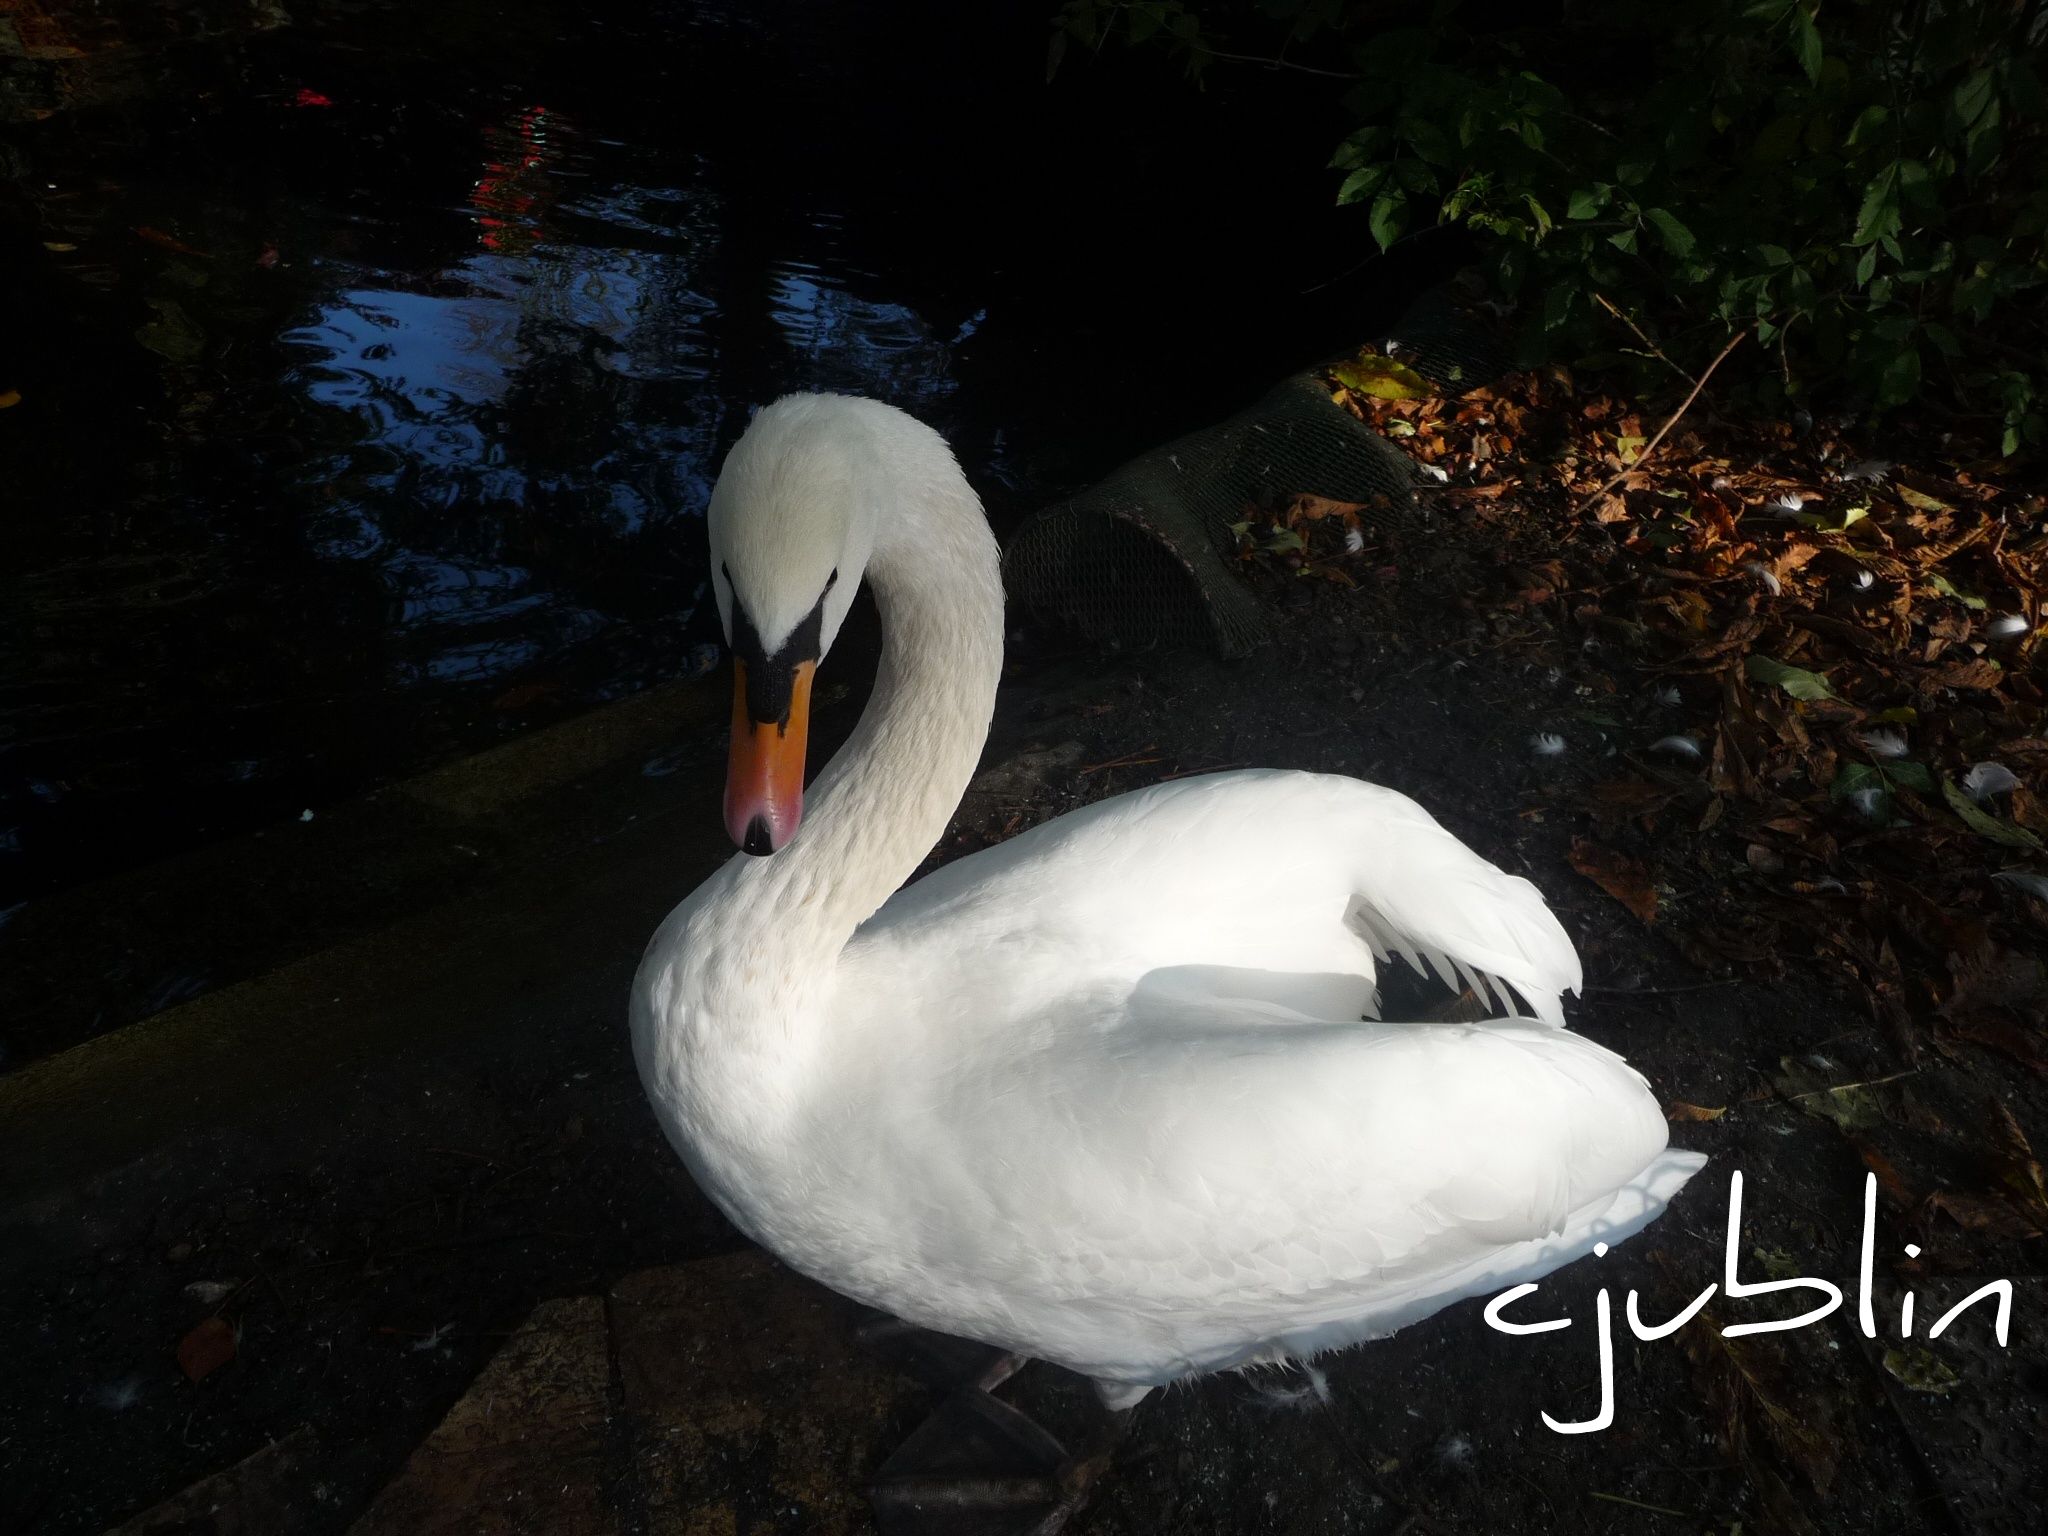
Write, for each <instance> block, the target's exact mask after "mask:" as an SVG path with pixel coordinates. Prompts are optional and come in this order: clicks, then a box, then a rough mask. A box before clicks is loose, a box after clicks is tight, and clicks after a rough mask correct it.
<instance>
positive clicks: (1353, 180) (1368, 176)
mask: <svg viewBox="0 0 2048 1536" xmlns="http://www.w3.org/2000/svg"><path fill="white" fill-rule="evenodd" d="M1386 179H1387V168H1386V167H1385V166H1384V165H1363V166H1360V167H1359V168H1358V169H1357V170H1355V171H1353V172H1352V173H1351V174H1350V175H1349V176H1346V177H1345V178H1344V184H1343V185H1342V186H1340V187H1339V188H1337V201H1338V203H1339V204H1340V205H1341V204H1344V203H1357V202H1363V201H1364V200H1365V199H1366V198H1368V197H1370V196H1372V194H1373V193H1375V192H1377V191H1378V190H1379V186H1380V183H1381V182H1383V181H1385V180H1386Z"/></svg>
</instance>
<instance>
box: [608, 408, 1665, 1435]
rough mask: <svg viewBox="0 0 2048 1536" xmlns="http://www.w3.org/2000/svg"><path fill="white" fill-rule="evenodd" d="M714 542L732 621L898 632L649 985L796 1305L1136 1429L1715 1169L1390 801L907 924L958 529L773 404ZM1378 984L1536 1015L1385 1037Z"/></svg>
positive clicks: (958, 866) (1103, 836)
mask: <svg viewBox="0 0 2048 1536" xmlns="http://www.w3.org/2000/svg"><path fill="white" fill-rule="evenodd" d="M792 486H824V487H830V488H832V490H831V491H830V492H829V494H828V496H827V497H825V498H823V499H824V500H825V502H826V504H821V497H820V496H811V497H809V498H807V499H806V501H805V504H804V505H803V506H801V507H792V506H789V505H788V504H787V503H786V500H785V498H786V497H787V496H788V494H789V489H790V487H792ZM740 528H744V529H745V530H746V531H745V532H744V533H743V534H740V533H736V531H735V530H737V529H740ZM792 529H800V530H801V532H800V533H792V532H791V531H790V530H792ZM711 534H712V541H713V552H714V556H715V559H714V566H715V567H716V568H718V569H720V570H721V571H722V572H726V571H729V576H728V577H726V579H727V580H729V582H730V588H729V590H727V589H723V588H722V589H721V593H720V597H721V604H722V606H726V607H727V611H728V613H729V611H730V609H729V605H730V604H731V603H738V604H740V605H742V606H743V607H746V608H747V609H748V611H749V612H755V611H760V612H767V613H773V614H776V615H782V616H787V615H792V614H801V613H803V612H804V611H805V610H806V609H807V608H808V607H809V606H810V605H811V604H812V603H815V602H816V601H817V600H818V599H819V597H820V587H819V584H818V583H819V581H820V580H821V576H820V573H821V572H824V571H827V570H832V569H837V570H838V571H839V572H840V573H841V576H842V582H841V585H842V586H845V587H847V588H848V590H849V592H850V585H851V584H850V583H848V582H845V581H844V580H843V578H844V577H845V576H847V575H849V574H851V575H859V574H861V573H862V571H863V569H864V570H865V575H866V577H867V579H868V580H869V581H871V582H872V583H873V585H874V587H875V591H876V598H877V603H878V606H879V607H880V610H881V613H882V616H883V627H884V634H885V647H884V657H883V661H882V665H881V670H880V675H879V677H878V680H877V683H876V688H875V693H874V698H873V700H872V702H871V704H870V706H869V709H868V712H867V714H866V715H865V716H864V717H863V719H862V722H861V724H860V726H859V728H858V729H857V730H856V732H855V734H854V737H853V739H852V740H851V741H850V742H849V743H848V744H847V746H846V747H845V748H844V749H843V751H842V752H841V753H840V755H839V756H838V757H837V758H835V759H834V760H833V762H832V763H831V765H830V766H828V767H827V768H826V770H825V771H824V772H823V773H822V774H820V775H819V777H818V780H817V782H816V784H815V785H814V787H813V789H812V792H811V795H810V804H811V808H810V810H809V812H808V813H807V817H806V820H805V821H804V823H803V825H802V827H801V829H800V830H799V831H798V832H797V834H796V836H795V838H794V839H793V840H792V841H791V842H790V843H789V845H788V846H787V847H785V848H784V849H782V851H781V852H779V853H777V854H776V855H775V856H773V857H772V858H766V859H749V858H745V857H741V858H736V859H734V860H733V861H732V862H730V863H728V864H727V865H726V866H725V867H724V868H723V869H721V870H720V871H719V872H718V873H717V874H715V875H714V876H712V878H711V879H710V880H708V881H706V882H705V883H704V885H702V886H701V887H699V888H698V890H697V891H696V892H694V893H693V894H692V895H691V896H690V897H689V899H688V900H686V901H685V902H684V903H683V904H682V906H680V907H679V908H677V910H676V911H675V912H674V913H672V914H671V915H670V917H669V919H668V920H667V922H665V923H664V924H663V925H662V927H661V929H660V931H659V932H657V933H656V935H655V937H654V940H653V942H652V943H651V944H650V945H649V948H648V951H647V955H646V958H645V960H644V961H643V963H642V966H641V970H640V975H639V978H638V980H637V982H636V984H635V988H634V998H633V1028H634V1044H635V1051H636V1056H637V1058H638V1061H639V1064H640V1069H641V1074H642V1077H643V1080H644V1081H645V1083H646V1085H647V1088H648V1092H649V1094H650V1096H651V1098H652V1100H653V1102H654V1105H655V1109H656V1112H657V1114H658V1116H659V1117H660V1119H661V1123H662V1125H663V1127H664V1129H665V1130H666V1132H667V1134H668V1136H669V1138H670V1140H671V1142H672V1143H673V1144H674V1145H675V1147H676V1149H677V1150H678V1152H679V1153H680V1154H681V1155H682V1157H683V1158H684V1160H685V1161H686V1162H687V1163H688V1164H689V1166H690V1168H691V1171H692V1172H693V1174H694V1175H695V1176H696V1178H697V1180H698V1182H699V1183H700V1184H701V1185H702V1186H703V1188H704V1189H705V1190H706V1192H707V1193H708V1194H709V1195H710V1196H711V1197H712V1198H713V1199H714V1200H715V1201H716V1202H717V1203H718V1204H719V1206H720V1207H721V1208H722V1209H723V1210H724V1211H725V1212H726V1214H727V1215H728V1216H729V1217H731V1219H732V1220H733V1221H734V1222H735V1224H737V1225H738V1226H739V1227H740V1228H741V1229H742V1230H743V1231H745V1232H747V1233H748V1234H749V1235H751V1236H752V1237H754V1238H755V1239H756V1240H757V1241H759V1242H761V1243H762V1244H764V1245H765V1246H766V1247H768V1248H770V1249H771V1250H773V1251H774V1252H775V1253H777V1254H778V1255H779V1256H780V1257H782V1258H783V1259H784V1260H785V1261H787V1262H788V1263H790V1264H791V1265H793V1266H794V1267H796V1268H797V1269H800V1270H803V1271H804V1272H806V1273H808V1274H810V1275H812V1276H813V1277H814V1278H816V1279H818V1280H820V1281H822V1282H824V1283H825V1284H827V1285H830V1286H832V1287H833V1288H835V1289H837V1290H839V1291H841V1292H844V1293H845V1294H848V1295H851V1296H854V1297H856V1298H858V1299H859V1300H861V1301H864V1302H866V1303H868V1304H870V1305H872V1306H875V1307H879V1308H882V1309H884V1310H886V1311H889V1312H891V1313H894V1314H895V1315H897V1316H899V1317H902V1318H904V1319H905V1320H907V1321H910V1322H913V1323H917V1324H920V1325H923V1326H926V1327H931V1328H936V1329H941V1330H943V1331H946V1332H949V1333H955V1334H961V1335H965V1336H968V1337H972V1338H978V1339H982V1340H985V1341H988V1342H990V1343H995V1344H1000V1345H1003V1346H1005V1347H1007V1348H1010V1349H1013V1350H1016V1351H1018V1352H1021V1353H1024V1354H1028V1355H1031V1356H1034V1357H1038V1358H1042V1359H1048V1360H1052V1361H1056V1362H1058V1363H1060V1364H1062V1365H1066V1366H1069V1367H1071V1368H1073V1369H1075V1370H1078V1371H1081V1372H1083V1373H1085V1374H1087V1375H1089V1376H1090V1377H1092V1378H1094V1379H1095V1381H1096V1382H1097V1384H1098V1386H1099V1388H1100V1389H1101V1391H1102V1393H1103V1395H1104V1397H1105V1400H1107V1401H1109V1402H1111V1403H1112V1404H1116V1405H1123V1404H1128V1403H1131V1402H1135V1401H1136V1400H1137V1399H1138V1398H1140V1397H1142V1396H1143V1395H1144V1393H1145V1392H1146V1391H1147V1390H1149V1389H1150V1388H1152V1387H1154V1386H1157V1385H1160V1384H1163V1383H1165V1382H1168V1381H1172V1380H1174V1379H1175V1378H1177V1377H1180V1376H1184V1375H1187V1374H1190V1373H1196V1372H1203V1371H1213V1370H1218V1369H1223V1368H1226V1367H1230V1366H1235V1365H1241V1364H1249V1363H1256V1362H1269V1361H1277V1360H1282V1359H1291V1358H1300V1357H1303V1356H1307V1355H1310V1354H1313V1353H1316V1352H1318V1351H1321V1350H1325V1349H1329V1348H1333V1347H1336V1346H1339V1345H1343V1344H1347V1343H1351V1342H1354V1341H1356V1340H1360V1339H1365V1338H1371V1337H1375V1336H1382V1335H1384V1334H1387V1333H1390V1332H1392V1331H1393V1330H1394V1329H1396V1328H1399V1327H1401V1326H1403V1325H1404V1324H1406V1323H1409V1322H1412V1321H1415V1320H1416V1319H1418V1318H1421V1317H1424V1316H1427V1315H1428V1314H1430V1313H1432V1312H1434V1311H1436V1310H1438V1309H1439V1308H1441V1307H1443V1306H1445V1305H1447V1304H1448V1303H1450V1302H1451V1301H1454V1300H1457V1299H1459V1298H1461V1297H1464V1296H1470V1295H1477V1294H1481V1293H1491V1292H1493V1291H1497V1290H1500V1289H1503V1288H1505V1287H1506V1286H1508V1285H1512V1284H1515V1283H1519V1282H1520V1281H1522V1280H1526V1279H1532V1278H1535V1277H1536V1276H1539V1275H1542V1274H1545V1273H1547V1272H1549V1271H1550V1270H1551V1269H1554V1268H1556V1267H1557V1266H1558V1265H1559V1264H1562V1263H1565V1262H1567V1261H1569V1260H1570V1259H1572V1258H1575V1257H1577V1256H1579V1255H1580V1254H1583V1253H1586V1252H1589V1251H1590V1250H1591V1249H1592V1247H1593V1245H1594V1244H1595V1243H1596V1242H1601V1241H1605V1242H1609V1243H1613V1242H1618V1241H1619V1240H1621V1239H1622V1238H1623V1237H1626V1236H1627V1235H1629V1234H1630V1233H1632V1232H1634V1231H1636V1230H1637V1229H1638V1228H1640V1227H1641V1226H1642V1225H1643V1224H1644V1223H1645V1222H1647V1221H1649V1220H1650V1219H1652V1218H1653V1217H1654V1216H1655V1215H1656V1214H1657V1213H1658V1212H1659V1211H1661V1210H1662V1208H1663V1206H1664V1203H1665V1202H1666V1201H1667V1200H1668V1199H1669V1198H1670V1196H1671V1195H1672V1194H1673V1193H1675V1192H1676V1190H1677V1189H1678V1187H1679V1186H1680V1185H1682V1184H1683V1183H1684V1182H1685V1180H1686V1179H1687V1178H1688V1177H1690V1176H1691V1174H1692V1173H1693V1172H1694V1171H1695V1170H1696V1169H1697V1168H1698V1167H1699V1166H1700V1164H1701V1162H1702V1161H1703V1160H1702V1159H1701V1158H1699V1157H1697V1156H1695V1155H1693V1154H1688V1153H1674V1152H1669V1151H1667V1150H1666V1149H1665V1124H1664V1119H1663V1116H1662V1114H1661V1113H1660V1112H1659V1109H1658V1106H1657V1103H1656V1101H1655V1099H1654V1098H1653V1097H1652V1096H1651V1094H1650V1093H1649V1091H1648V1089H1647V1087H1646V1086H1645V1085H1644V1083H1643V1081H1642V1079H1641V1078H1640V1077H1638V1076H1637V1075H1636V1073H1635V1072H1634V1071H1632V1070H1631V1069H1630V1068H1629V1067H1628V1065H1627V1064H1626V1063H1625V1062H1623V1061H1622V1059H1621V1058H1620V1057H1618V1056H1616V1055H1614V1054H1613V1053H1612V1052H1610V1051H1607V1050H1605V1049H1604V1048H1602V1047H1600V1046H1597V1045H1594V1044H1592V1043H1591V1042H1589V1041H1586V1040H1584V1039H1581V1038H1579V1037H1577V1036H1575V1035H1572V1034H1570V1033H1569V1032H1567V1031H1565V1030H1564V1029H1563V1028H1562V1027H1561V1026H1562V1024H1563V1014H1562V1010H1561V1007H1560V995H1561V994H1562V993H1563V992H1565V991H1576V990H1577V989H1578V987H1579V984H1580V970H1579V962H1578V958H1577V956H1576V954H1575V953H1574V952H1573V949H1572V945H1571V942H1570V940H1569V939H1567V938H1566V936H1565V934H1564V932H1563V930H1562V929H1561V928H1560V927H1559V926H1558V923H1557V921H1556V919H1555V918H1554V917H1553V916H1552V915H1551V913H1550V912H1549V910H1548V909H1547V908H1546V907H1545V906H1544V904H1543V900H1542V898H1541V896H1540V894H1539V893H1538V892H1537V891H1536V889H1535V887H1534V886H1532V885H1530V884H1529V883H1528V882H1527V881H1526V880H1522V879H1519V878H1516V877H1513V876H1509V875H1506V874H1503V873H1502V872H1501V871H1500V870H1498V869H1496V868H1494V867H1493V866H1492V865H1491V864H1489V863H1487V862H1486V861H1485V860H1484V859H1482V858H1480V857H1479V856H1478V855H1477V854H1475V853H1473V852H1472V851H1471V850H1469V849H1467V848H1466V847H1465V846H1464V845H1463V844H1461V843H1459V842H1458V841H1457V840H1456V839H1455V838H1453V837H1452V836H1451V835H1450V834H1449V833H1447V832H1445V831H1444V830H1443V829H1442V828H1441V827H1440V826H1438V825H1437V823H1436V822H1435V821H1434V820H1433V819H1432V818H1431V817H1430V816H1429V815H1428V813H1427V812H1425V811H1424V810H1423V809H1422V808H1421V807H1420V806H1418V805H1416V804H1415V802H1413V801H1412V800H1409V799H1407V798H1406V797H1405V796H1402V795H1399V794H1396V793H1395V792H1393V791H1391V790H1388V789H1383V788H1380V787H1378V786H1375V785H1370V784H1365V783H1361V782H1359V781H1357V780H1353V779H1347V778H1339V777H1333V776H1328V775H1319V774H1307V773H1288V772H1265V771H1259V772H1244V773H1229V774H1217V775H1212V776H1209V777H1202V778H1190V779H1183V780H1178V781H1175V782H1173V783H1169V784H1165V785H1161V786H1157V787H1155V788H1152V789H1147V790H1141V791H1139V792H1137V793H1134V794H1129V795H1124V796H1120V797H1118V798H1116V799H1113V800H1109V801H1105V802H1103V803H1101V804H1098V805H1095V806H1091V807H1089V808H1087V809H1085V810H1082V811H1078V812H1075V813H1073V814H1070V815H1067V816H1064V817H1061V818H1059V819H1058V820H1056V821H1053V822H1050V823H1048V824H1046V825H1044V826H1041V827H1039V828H1037V829H1035V830H1033V831H1030V832H1027V833H1025V834H1024V835H1022V836H1020V837H1017V838H1014V839H1012V840H1011V841H1009V842H1007V843H1004V844H1002V845H1000V846H998V847H995V848H992V849H989V850H987V851H985V852H982V853H979V854H976V855H973V856H972V857H969V858H965V859H961V860H959V861H957V862H955V863H953V864H950V865H947V866H946V867H944V868H942V869H940V870H939V871H937V872H936V873H934V874H932V875H929V876H927V877H926V878H925V879H923V880H921V881H919V882H918V883H916V884H915V885H913V886H911V887H909V888H908V889H906V890H903V891H901V892H900V893H898V894H895V895H893V896H891V894H890V893H891V892H893V891H895V889H896V887H897V885H898V884H900V882H901V881H902V880H903V879H905V878H906V877H907V876H908V875H909V873H910V872H911V871H912V870H914V869H915V868H916V866H917V864H918V863H919V861H920V860H921V858H922V856H923V855H924V853H925V852H926V851H927V850H928V849H929V848H930V846H931V844H932V843H933V842H934V841H935V840H936V839H937V837H938V836H939V835H940V834H941V833H942V832H943V830H944V827H945V824H946V821H947V819H948V818H949V816H950V814H951V812H952V809H953V807H954V806H955V805H956V804H957V802H958V799H959V796H960V793H961V791H962V790H963V788H964V787H965V785H966V783H967V781H968V779H969V777H970V776H971V775H972V773H973V771H974V768H975V764H976V760H977V758H978V756H979V753H980V749H981V746H982V742H983V739H984V737H985V734H986V730H987V725H988V720H989V717H990V713H991V710H992V707H993V700H994V693H995V685H996V680H997V677H998V675H999V673H1000V668H1001V644H1002V627H1001V626H1002V612H1001V588H1000V579H999V574H998V570H997V561H996V551H995V546H994V542H993V540H992V539H991V538H990V536H989V534H988V531H987V526H986V523H985V521H984V519H983V517H982V514H981V510H980V506H979V503H978V502H977V501H976V500H975V498H974V496H973V493H972V492H971V491H970V490H969V489H968V488H967V486H966V484H965V482H964V480H963V479H962V478H961V476H960V474H959V472H958V469H957V466H955V464H954V463H953V460H952V457H951V455H950V453H948V452H947V450H946V448H945V445H944V443H943V442H942V441H941V440H940V439H939V438H938V437H937V436H936V435H935V434H933V433H931V432H930V431H929V430H927V429H926V428H924V427H922V426H920V425H918V424H917V423H915V422H914V421H912V420H911V419H910V418H908V417H906V416H903V415H902V414H901V413H899V412H896V411H893V410H891V409H889V408H887V407H884V406H880V405H877V404H875V403H873V402H868V401H858V400H845V399H839V398H836V397H816V396H811V397H794V398H792V399H790V400H785V401H781V402H778V403H777V404H776V405H774V406H771V407H769V408H768V409H767V410H764V411H763V412H762V413H761V414H760V416H758V417H757V418H756V420H755V422H754V424H753V426H752V427H750V428H749V430H748V433H747V435H746V437H745V438H744V439H743V440H742V443H741V445H740V447H738V448H736V449H735V450H734V454H733V456H732V458H731V459H729V460H728V462H727V466H726V470H725V473H724V475H723V476H722V477H721V480H720V483H719V486H718V490H717V493H716V495H715V496H714V500H713V505H712V511H711ZM768 534H772V535H774V536H764V535H768ZM820 545H822V546H823V547H817V546H820ZM799 549H800V551H801V552H800V553H794V552H793V551H796V550H799ZM835 627H836V625H835ZM878 907H879V910H877V908H878ZM1396 955H1398V956H1401V957H1402V958H1404V959H1406V960H1408V961H1409V963H1411V964H1414V965H1416V966H1417V968H1418V969H1420V968H1421V967H1422V966H1425V965H1426V966H1428V967H1430V968H1431V969H1432V970H1434V971H1435V972H1436V973H1437V974H1438V975H1439V976H1441V977H1442V978H1444V979H1445V980H1447V981H1450V982H1452V983H1453V984H1458V983H1460V982H1467V983H1471V984H1472V985H1473V986H1474V987H1475V989H1477V990H1478V991H1480V993H1481V995H1483V996H1487V997H1489V998H1496V999H1499V1000H1500V1001H1501V1002H1502V1003H1503V1005H1504V1006H1507V1007H1512V1006H1513V999H1512V998H1511V997H1510V995H1509V990H1508V989H1509V988H1512V989H1513V992H1514V993H1516V994H1519V995H1520V997H1521V998H1522V999H1523V1000H1524V1001H1525V1002H1526V1004H1527V1007H1528V1009H1529V1011H1530V1012H1532V1013H1533V1014H1534V1017H1533V1018H1512V1019H1501V1020H1496V1021H1492V1022H1488V1023H1485V1024H1471V1025H1466V1024H1433V1023H1432V1024H1421V1023H1397V1022H1376V1021H1374V1018H1373V1016H1374V1015H1375V1014H1376V1013H1377V994H1376V987H1375V977H1376V974H1377V967H1378V965H1379V964H1381V963H1384V962H1385V961H1387V960H1388V959H1389V958H1390V957H1392V956H1396Z"/></svg>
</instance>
